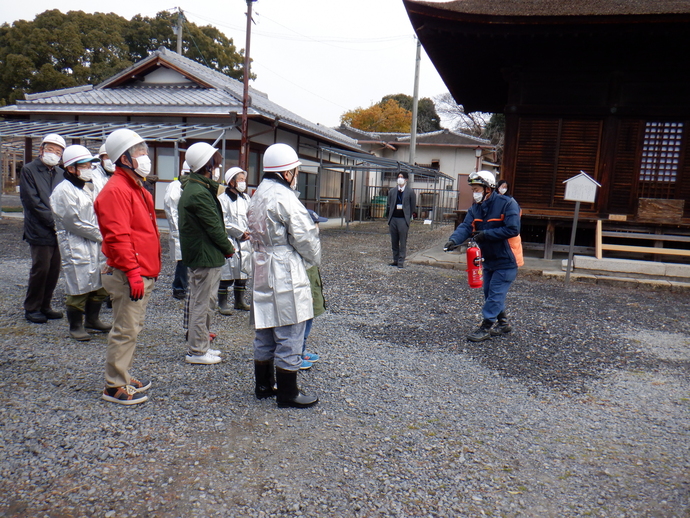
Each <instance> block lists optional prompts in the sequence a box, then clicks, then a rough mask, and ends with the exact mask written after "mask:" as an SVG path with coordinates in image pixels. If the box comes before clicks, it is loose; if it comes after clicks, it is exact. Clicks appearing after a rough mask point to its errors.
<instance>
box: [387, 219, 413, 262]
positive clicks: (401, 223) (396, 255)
mask: <svg viewBox="0 0 690 518" xmlns="http://www.w3.org/2000/svg"><path fill="white" fill-rule="evenodd" d="M388 230H389V232H390V234H391V247H392V248H393V262H394V263H396V264H397V265H398V266H403V265H404V264H405V255H406V254H407V231H408V230H410V226H409V225H408V224H407V222H406V221H405V218H391V222H390V223H389V224H388Z"/></svg>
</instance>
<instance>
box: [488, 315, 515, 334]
mask: <svg viewBox="0 0 690 518" xmlns="http://www.w3.org/2000/svg"><path fill="white" fill-rule="evenodd" d="M512 330H513V327H512V326H511V325H510V324H509V323H508V317H507V316H506V312H505V311H501V312H500V313H499V314H498V318H497V320H496V325H495V326H494V327H493V328H492V329H491V336H501V335H507V334H508V333H510V332H511V331H512Z"/></svg>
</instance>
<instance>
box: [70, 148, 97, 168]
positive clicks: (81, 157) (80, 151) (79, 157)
mask: <svg viewBox="0 0 690 518" xmlns="http://www.w3.org/2000/svg"><path fill="white" fill-rule="evenodd" d="M85 162H100V160H99V159H98V157H95V156H93V155H92V154H91V152H90V151H89V150H88V149H86V148H85V147H84V146H80V145H77V144H75V145H72V146H68V147H67V148H66V149H65V152H64V153H63V154H62V163H63V164H65V167H67V166H69V165H76V164H83V163H85Z"/></svg>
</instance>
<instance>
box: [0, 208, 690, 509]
mask: <svg viewBox="0 0 690 518" xmlns="http://www.w3.org/2000/svg"><path fill="white" fill-rule="evenodd" d="M0 230H1V233H0V260H1V264H2V268H1V269H0V278H1V282H0V293H2V297H1V298H0V344H1V347H2V353H1V355H0V369H1V370H0V373H1V378H0V380H1V381H0V387H1V388H2V405H1V406H0V432H1V440H0V489H1V490H0V515H2V516H31V517H34V516H35V517H43V516H46V517H56V518H57V517H60V518H62V517H82V516H84V517H107V518H113V517H134V516H138V517H154V516H157V517H163V516H165V517H168V516H170V517H177V516H180V517H187V516H192V517H196V516H198V517H206V516H247V517H268V516H290V517H292V516H310V517H325V516H328V517H340V516H343V517H350V516H352V517H360V516H361V517H374V516H387V517H407V516H433V517H436V516H448V517H451V516H452V517H454V516H462V517H464V516H467V517H476V516H559V517H560V516H602V517H603V516H606V517H609V516H614V517H617V516H620V517H633V516H654V517H671V516H677V517H688V516H690V491H689V490H690V455H689V451H688V450H689V449H690V448H689V447H690V439H689V432H690V383H689V376H688V374H689V373H690V331H688V326H687V319H688V315H689V314H690V295H689V294H687V293H674V292H670V291H653V290H650V291H645V290H644V289H629V288H617V287H600V286H593V285H579V284H578V283H574V284H572V285H571V287H570V288H569V289H568V290H565V289H564V288H563V285H562V283H560V282H557V281H551V280H544V279H541V278H538V277H525V276H523V277H520V276H519V277H518V280H517V281H516V282H515V284H514V286H513V289H512V290H511V292H510V294H509V297H508V299H509V300H508V301H509V314H510V317H511V320H512V322H513V324H514V326H515V329H516V330H515V332H514V333H513V334H512V335H511V336H507V337H501V338H496V339H493V340H491V341H490V342H483V343H478V344H473V343H470V342H467V341H466V340H465V339H464V336H465V334H466V333H467V332H468V331H470V330H471V329H472V328H473V327H474V326H476V325H477V324H478V323H479V321H480V320H481V316H480V308H481V293H480V290H470V289H469V288H468V287H467V283H466V281H465V274H464V273H463V272H460V271H452V270H443V269H435V268H431V267H427V266H418V265H408V267H407V268H405V269H404V270H398V269H397V268H391V267H389V266H388V262H390V257H389V255H390V254H389V240H388V235H387V233H386V227H385V225H384V224H382V223H365V224H362V225H358V226H355V227H353V230H352V231H351V232H349V233H348V232H344V231H342V230H339V229H332V230H324V231H323V232H322V241H323V250H324V254H323V255H324V265H323V267H322V276H323V279H324V283H325V286H326V290H325V293H326V297H327V300H328V302H329V312H328V313H327V314H325V315H323V316H322V317H319V318H318V319H317V320H316V321H315V325H314V330H313V332H312V337H311V338H310V342H311V347H310V349H312V350H314V351H317V352H319V353H320V354H321V355H322V361H321V362H319V363H317V364H316V365H315V366H314V368H313V369H312V370H311V371H309V372H305V373H303V374H301V375H300V383H301V385H302V387H303V390H304V391H305V392H306V393H308V394H317V395H319V397H320V399H321V401H320V403H319V404H318V405H317V406H316V407H314V408H312V409H307V410H299V409H278V408H277V407H276V405H275V402H274V401H272V400H262V401H258V400H256V399H255V398H254V396H253V365H252V350H251V341H252V336H253V333H252V330H251V328H250V327H249V326H248V317H247V314H246V313H244V314H240V313H235V314H234V315H232V316H230V317H222V316H220V315H218V316H217V317H216V318H215V321H214V326H213V329H214V331H216V332H218V333H219V338H218V340H217V342H216V343H217V344H218V347H217V348H219V349H222V350H223V351H224V361H223V363H221V364H219V365H216V366H200V365H188V364H185V363H184V360H183V355H184V351H185V347H184V342H183V332H182V329H181V318H182V303H181V302H180V301H176V300H175V299H173V298H172V297H171V292H170V288H169V286H170V283H171V280H172V273H173V268H172V263H171V262H170V261H166V262H165V266H164V271H163V273H162V275H161V277H160V279H159V282H158V284H157V286H156V289H155V291H154V294H153V296H152V298H151V302H150V304H149V309H148V313H147V320H146V325H145V328H144V331H143V332H142V334H141V335H140V339H139V347H138V349H137V354H136V356H135V364H134V370H133V374H134V375H136V376H140V377H144V378H150V379H152V380H153V382H154V385H153V388H152V389H151V390H150V391H149V394H150V396H149V397H150V400H149V402H147V403H145V404H143V405H137V406H136V407H120V406H116V405H113V404H109V403H106V402H103V401H102V400H101V399H100V391H101V390H102V388H103V363H104V348H105V343H106V339H105V336H103V335H94V336H93V339H92V340H91V341H90V342H86V343H83V342H75V341H73V340H70V339H69V338H68V337H67V324H66V321H64V320H62V321H51V322H49V323H48V324H46V325H35V324H30V323H28V322H26V321H25V320H24V318H23V311H22V308H21V303H22V300H23V297H24V293H25V289H26V279H27V277H28V270H29V251H28V246H27V245H26V244H24V243H23V242H22V241H21V221H20V220H16V219H15V220H13V219H9V218H4V219H2V220H0ZM449 233H450V228H449V227H446V228H441V229H434V230H430V229H429V228H428V227H423V226H421V225H415V226H413V230H412V232H411V234H410V239H409V248H410V249H411V251H412V252H415V251H419V250H424V249H426V248H429V247H431V246H433V245H438V244H439V243H443V242H445V240H446V238H447V236H448V234H449ZM164 247H167V240H166V239H164ZM63 295H64V288H63V284H62V281H61V283H60V285H58V290H57V292H56V300H58V301H62V300H63ZM62 305H63V304H62V303H56V304H55V306H56V307H60V306H62ZM110 316H111V315H110V311H109V310H105V311H104V320H109V319H110Z"/></svg>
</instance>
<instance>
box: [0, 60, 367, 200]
mask: <svg viewBox="0 0 690 518" xmlns="http://www.w3.org/2000/svg"><path fill="white" fill-rule="evenodd" d="M242 95H243V84H242V82H240V81H237V80H236V79H233V78H230V77H228V76H226V75H224V74H221V73H220V72H217V71H215V70H212V69H210V68H208V67H206V66H204V65H201V64H199V63H197V62H195V61H193V60H191V59H188V58H185V57H184V56H181V55H179V54H177V53H175V52H173V51H170V50H168V49H165V48H162V47H161V48H160V49H158V50H157V51H155V52H153V53H151V55H149V56H148V57H147V58H145V59H143V60H141V61H139V62H137V63H135V64H134V65H132V66H131V67H129V68H127V69H125V70H123V71H122V72H120V73H119V74H117V75H115V76H113V77H111V78H109V79H108V80H106V81H103V82H102V83H101V84H98V85H95V86H93V85H84V86H80V87H76V88H67V89H62V90H54V91H49V92H43V93H36V94H27V95H26V96H25V99H24V100H20V101H17V103H16V104H14V105H12V106H5V107H3V108H0V117H2V118H3V120H2V121H0V136H1V137H2V140H3V147H5V146H9V145H13V146H17V145H21V146H22V147H23V148H24V149H23V159H24V161H25V162H28V161H30V160H32V159H33V157H35V156H36V150H37V146H38V144H39V143H40V140H41V138H42V137H43V136H44V135H46V134H47V133H51V132H55V133H59V134H61V135H62V136H63V137H65V139H66V140H67V141H68V142H70V143H77V142H79V143H82V144H84V145H87V147H89V148H90V149H91V150H92V151H95V150H97V149H98V147H99V146H100V144H101V143H102V142H103V141H104V139H105V137H106V136H107V135H108V134H109V133H110V132H111V131H113V130H114V129H116V128H118V127H129V128H131V129H133V130H135V131H137V132H138V133H139V134H141V135H142V136H143V137H144V138H145V139H147V140H148V142H149V143H150V149H151V152H150V154H151V159H152V161H153V173H154V174H155V175H157V176H158V178H159V182H160V185H158V186H157V188H156V208H158V209H160V208H162V199H163V195H164V192H165V183H166V182H169V181H171V180H172V179H173V178H174V177H176V176H177V174H178V171H179V170H180V167H181V163H182V161H183V159H184V150H185V149H186V148H187V147H188V146H189V145H191V144H193V143H194V142H198V141H207V142H211V143H214V144H215V145H216V146H217V147H218V148H219V149H221V151H222V154H223V156H224V158H225V166H226V168H229V167H230V166H233V165H236V164H237V161H238V158H239V143H240V137H241V134H240V127H241V124H240V122H241V114H242ZM248 118H249V132H248V135H249V146H250V152H249V166H248V173H249V177H248V182H247V183H248V184H249V185H250V186H256V185H257V184H258V182H259V180H260V173H261V156H262V154H263V151H264V150H265V149H266V148H267V147H268V146H269V145H271V144H273V143H275V142H284V143H287V144H290V145H292V146H293V147H294V148H295V149H297V150H298V152H299V155H300V158H301V160H302V162H303V164H304V165H303V167H302V172H303V173H305V174H301V175H299V178H300V182H301V183H300V190H301V191H302V192H303V193H309V195H310V198H308V201H309V202H310V203H311V204H312V205H313V204H314V203H317V202H319V201H322V200H323V201H324V203H326V202H332V203H333V204H334V205H335V206H338V207H340V205H341V203H340V202H341V200H342V199H343V191H342V189H341V183H342V182H341V175H342V174H343V173H342V172H338V171H328V170H322V171H321V174H319V167H320V164H322V163H323V162H324V161H325V162H326V163H330V162H335V163H341V162H345V163H349V162H352V161H353V159H351V158H346V157H344V156H341V155H338V154H337V151H347V152H359V151H361V149H360V147H359V145H358V144H357V142H356V140H354V139H352V138H350V137H347V136H345V135H343V134H342V133H339V132H337V131H335V130H333V129H331V128H329V127H326V126H322V125H319V124H315V123H312V122H310V121H308V120H306V119H304V118H303V117H300V116H299V115H297V114H295V113H293V112H291V111H289V110H287V109H285V108H283V107H282V106H280V105H278V104H276V103H274V102H273V101H271V100H270V99H269V97H268V95H266V94H265V93H262V92H260V91H258V90H255V89H252V88H250V104H249V110H248ZM325 148H327V149H329V150H331V151H330V152H324V149H325ZM334 152H335V153H334Z"/></svg>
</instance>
